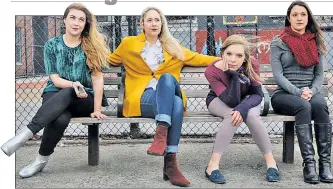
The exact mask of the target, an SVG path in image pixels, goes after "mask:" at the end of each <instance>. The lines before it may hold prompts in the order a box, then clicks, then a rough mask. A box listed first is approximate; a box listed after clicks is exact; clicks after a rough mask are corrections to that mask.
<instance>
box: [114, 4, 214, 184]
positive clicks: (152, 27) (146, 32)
mask: <svg viewBox="0 0 333 189" xmlns="http://www.w3.org/2000/svg"><path fill="white" fill-rule="evenodd" d="M140 25H141V28H142V29H143V33H141V34H139V35H138V36H130V37H125V38H124V39H123V40H122V42H121V44H120V45H119V46H118V47H117V49H116V50H115V51H114V52H113V53H112V54H111V55H110V56H109V57H108V60H109V62H110V63H111V64H112V65H116V66H118V65H121V64H123V65H124V68H125V70H126V79H125V84H126V85H125V87H126V88H125V91H126V94H125V99H124V109H123V115H124V116H125V117H135V116H142V117H147V118H155V120H156V125H157V127H156V134H155V137H154V141H153V143H152V145H151V146H150V147H149V149H148V150H147V153H148V154H150V155H157V156H164V168H163V179H164V180H169V179H170V181H171V183H172V184H174V185H177V186H188V185H189V184H190V181H188V180H187V179H186V178H185V177H184V176H183V174H182V173H181V172H180V170H179V169H178V165H177V160H176V153H177V152H178V143H179V139H180V135H181V130H182V122H183V114H184V110H185V109H186V97H185V95H184V93H183V91H182V90H181V89H180V86H179V79H180V72H181V69H182V68H183V66H184V65H188V66H207V65H208V64H209V63H210V62H212V61H213V60H216V59H217V57H212V56H205V55H201V54H198V53H195V52H192V51H190V50H189V49H186V48H184V47H182V46H181V45H180V44H179V43H178V42H177V40H176V39H175V38H173V37H172V35H171V34H170V31H169V29H168V25H167V20H166V18H165V16H164V15H163V13H162V12H161V11H160V10H159V9H157V8H154V7H149V8H147V9H145V10H144V11H143V13H142V15H141V19H140Z"/></svg>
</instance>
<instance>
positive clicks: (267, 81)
mask: <svg viewBox="0 0 333 189" xmlns="http://www.w3.org/2000/svg"><path fill="white" fill-rule="evenodd" d="M262 78H263V79H264V85H276V81H275V79H274V77H262ZM323 85H328V78H327V77H324V82H323Z"/></svg>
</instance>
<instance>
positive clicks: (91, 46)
mask: <svg viewBox="0 0 333 189" xmlns="http://www.w3.org/2000/svg"><path fill="white" fill-rule="evenodd" d="M72 9H75V10H80V11H82V12H84V14H85V15H86V24H85V26H84V29H83V31H82V33H81V42H82V48H83V51H84V52H85V54H86V56H87V65H88V67H89V69H90V70H91V71H92V73H96V72H101V71H102V66H104V67H108V65H107V61H106V57H107V56H108V55H109V54H110V49H109V47H108V45H107V38H106V37H105V36H104V35H103V34H102V33H100V32H99V28H98V27H97V24H96V23H97V22H96V17H95V16H94V15H93V14H92V13H91V12H90V11H89V10H88V9H87V8H86V7H85V6H84V5H83V4H81V3H72V4H70V5H69V6H68V7H67V8H66V10H65V13H64V17H63V18H64V19H65V18H67V15H68V13H69V11H70V10H72Z"/></svg>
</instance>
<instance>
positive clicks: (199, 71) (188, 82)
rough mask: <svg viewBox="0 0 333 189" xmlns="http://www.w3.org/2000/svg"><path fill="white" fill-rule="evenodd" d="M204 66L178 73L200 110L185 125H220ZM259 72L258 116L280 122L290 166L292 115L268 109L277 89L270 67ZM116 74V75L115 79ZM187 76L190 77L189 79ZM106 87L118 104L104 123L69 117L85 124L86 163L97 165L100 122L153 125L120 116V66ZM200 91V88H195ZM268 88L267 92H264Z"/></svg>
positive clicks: (191, 113)
mask: <svg viewBox="0 0 333 189" xmlns="http://www.w3.org/2000/svg"><path fill="white" fill-rule="evenodd" d="M205 69H206V67H184V68H183V69H182V72H181V79H180V84H181V88H183V89H184V91H185V93H186V95H187V97H188V105H190V102H189V101H190V100H191V99H196V100H197V102H198V103H200V104H201V105H202V106H203V107H202V108H201V109H200V110H198V109H194V110H193V108H192V110H188V111H187V115H186V116H185V117H184V120H183V121H184V122H221V121H222V119H221V118H219V117H214V116H212V115H211V114H210V113H209V112H208V111H207V108H206V107H205V106H206V105H205V104H206V103H205V99H206V96H207V94H208V92H209V90H210V89H209V83H208V81H207V80H206V78H205V77H204V71H205ZM261 73H262V76H263V77H264V83H263V89H264V93H265V94H264V100H263V103H262V110H261V116H262V120H263V121H266V122H281V121H283V162H285V163H293V161H294V135H295V134H294V121H295V117H294V116H284V115H277V114H274V112H272V111H271V110H270V95H271V94H272V91H273V89H272V86H276V83H275V81H274V78H273V77H272V73H271V67H270V65H261ZM116 75H117V76H116ZM189 75H190V77H189ZM327 84H328V82H327V79H325V82H324V94H325V96H328V90H327ZM104 85H105V86H108V87H110V86H113V88H114V89H108V90H105V95H106V97H107V98H112V99H117V105H114V104H113V106H114V107H116V108H115V109H113V110H108V111H104V112H103V113H105V114H106V115H107V118H106V119H105V120H98V119H96V118H89V117H81V118H72V119H71V123H82V124H84V125H88V164H89V165H98V161H99V124H101V123H130V124H131V125H134V126H137V125H138V124H139V123H154V120H153V119H151V118H141V117H132V118H125V117H122V107H123V97H124V71H123V69H122V68H121V67H113V68H112V69H111V70H109V71H108V72H107V73H106V75H105V78H104ZM198 88H199V89H198ZM266 89H267V90H266Z"/></svg>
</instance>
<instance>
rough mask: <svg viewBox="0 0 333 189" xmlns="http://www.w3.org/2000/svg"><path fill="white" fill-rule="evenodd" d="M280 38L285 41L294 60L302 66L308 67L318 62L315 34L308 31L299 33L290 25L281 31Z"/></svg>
mask: <svg viewBox="0 0 333 189" xmlns="http://www.w3.org/2000/svg"><path fill="white" fill-rule="evenodd" d="M280 36H281V37H280V38H281V40H282V41H283V42H285V43H286V44H287V45H288V47H289V48H290V50H291V51H292V52H293V53H294V55H295V58H296V62H297V63H298V64H299V65H300V66H302V67H310V66H313V65H317V64H319V56H318V49H317V44H316V35H315V34H314V33H311V32H309V31H307V32H305V33H304V34H299V33H297V32H295V31H293V30H292V29H291V28H290V27H285V29H284V30H283V31H282V33H281V35H280Z"/></svg>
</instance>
